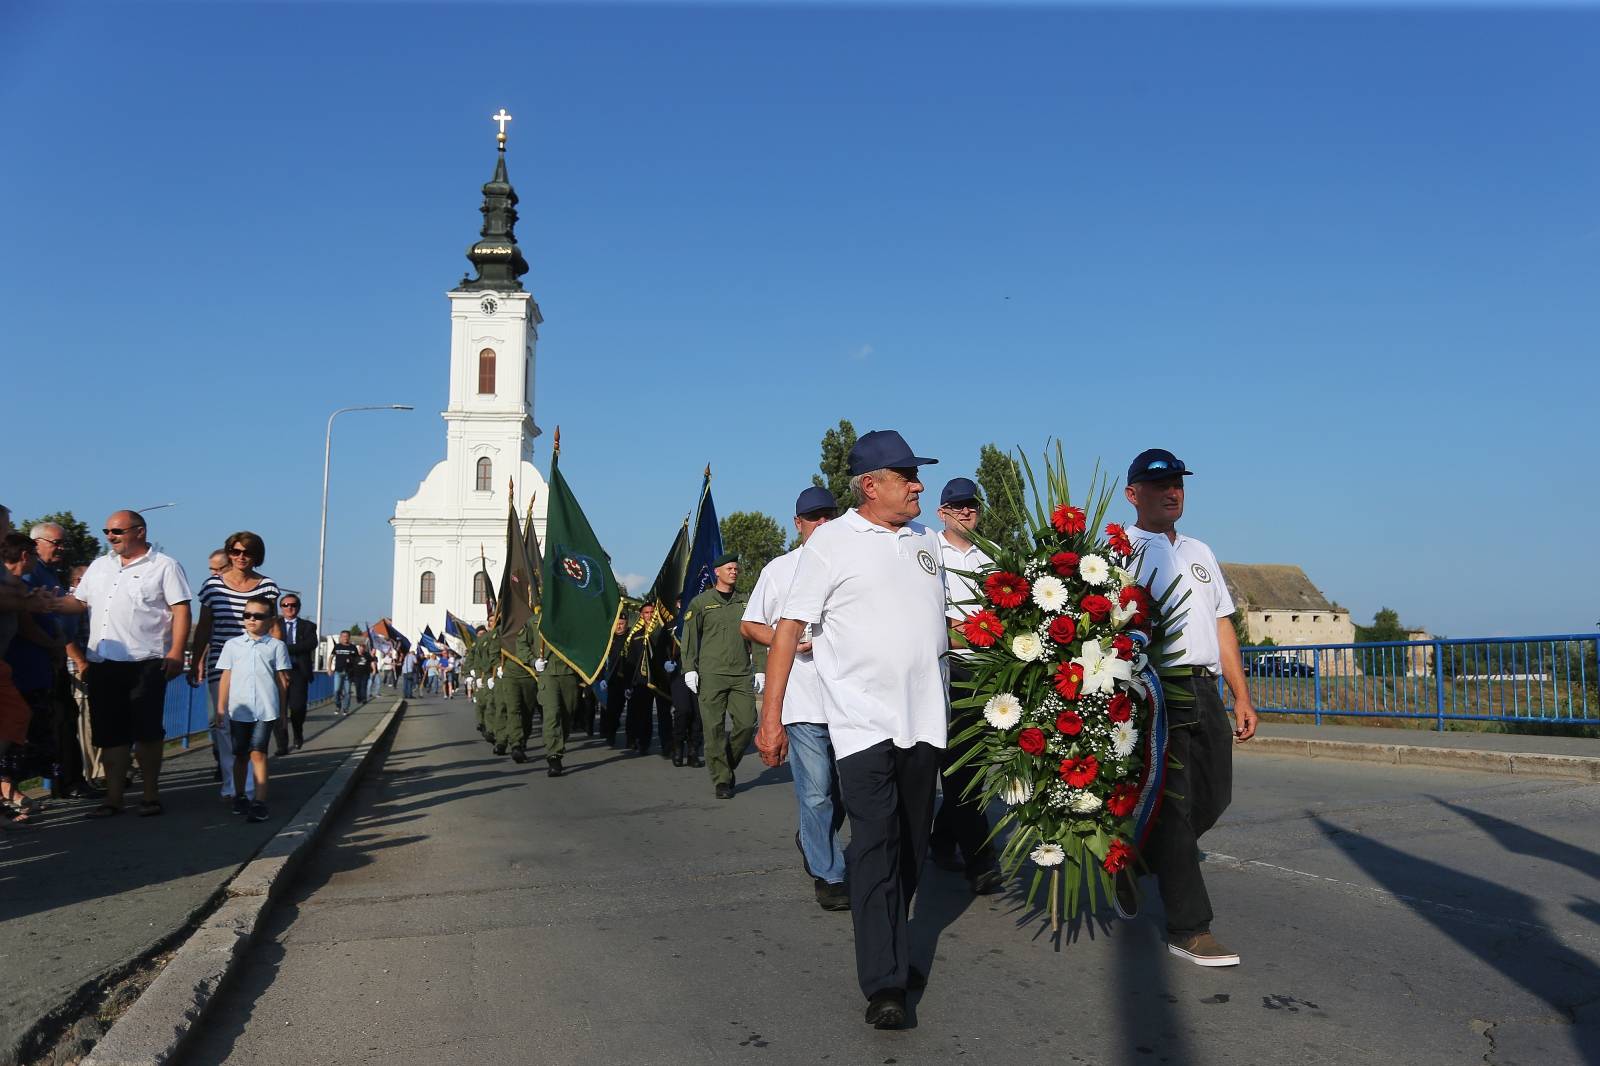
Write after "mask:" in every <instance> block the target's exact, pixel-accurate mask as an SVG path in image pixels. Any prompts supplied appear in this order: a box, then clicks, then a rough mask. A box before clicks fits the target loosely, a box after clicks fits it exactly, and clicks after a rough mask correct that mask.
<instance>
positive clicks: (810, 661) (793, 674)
mask: <svg viewBox="0 0 1600 1066" xmlns="http://www.w3.org/2000/svg"><path fill="white" fill-rule="evenodd" d="M799 565H800V549H799V548H796V549H795V550H794V551H792V552H788V553H786V554H784V555H780V556H778V557H777V558H776V559H774V560H772V561H771V562H769V563H768V564H767V565H766V566H764V567H762V568H761V576H760V577H758V578H756V587H755V588H753V589H751V590H750V603H749V604H748V605H747V606H746V607H745V610H744V620H745V621H746V622H760V623H761V624H762V625H769V626H776V625H777V624H778V620H779V619H780V618H782V617H783V601H784V599H785V598H786V597H787V596H788V595H789V586H790V585H792V584H793V583H794V572H795V568H796V567H798V566H799ZM814 639H815V635H814V634H813V640H814ZM800 722H810V723H813V724H816V725H827V724H828V716H827V715H826V714H824V713H823V710H822V680H821V679H820V678H818V677H817V662H816V654H815V652H812V651H807V652H801V653H800V654H799V655H796V656H795V657H794V666H793V667H791V668H790V670H789V685H788V687H787V688H785V689H784V690H783V724H784V725H796V724H798V723H800Z"/></svg>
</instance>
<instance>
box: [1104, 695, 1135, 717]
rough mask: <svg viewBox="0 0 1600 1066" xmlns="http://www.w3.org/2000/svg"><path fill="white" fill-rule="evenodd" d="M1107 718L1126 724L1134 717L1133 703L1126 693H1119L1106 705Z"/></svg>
mask: <svg viewBox="0 0 1600 1066" xmlns="http://www.w3.org/2000/svg"><path fill="white" fill-rule="evenodd" d="M1106 717H1107V718H1109V719H1111V720H1112V721H1113V722H1126V721H1127V720H1128V719H1130V718H1132V717H1133V701H1132V700H1130V699H1129V698H1128V694H1127V693H1126V692H1119V693H1117V694H1116V695H1115V696H1112V697H1111V702H1110V703H1108V704H1106Z"/></svg>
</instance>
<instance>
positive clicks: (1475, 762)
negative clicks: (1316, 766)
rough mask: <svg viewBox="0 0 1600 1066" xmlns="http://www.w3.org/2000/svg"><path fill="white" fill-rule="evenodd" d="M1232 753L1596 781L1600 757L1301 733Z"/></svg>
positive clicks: (1255, 743)
mask: <svg viewBox="0 0 1600 1066" xmlns="http://www.w3.org/2000/svg"><path fill="white" fill-rule="evenodd" d="M1234 750H1235V751H1241V752H1245V753H1247V754H1248V753H1251V752H1254V753H1258V754H1261V755H1298V756H1301V757H1303V758H1308V759H1347V760H1350V761H1353V762H1378V763H1391V764H1394V765H1398V766H1433V767H1438V768H1440V769H1446V770H1477V771H1480V772H1483V773H1491V774H1519V775H1521V776H1524V777H1562V778H1567V779H1569V780H1576V781H1600V758H1592V757H1588V756H1582V755H1546V754H1542V753H1538V752H1522V751H1487V750H1484V749H1482V748H1434V747H1424V746H1422V745H1418V744H1371V743H1366V742H1363V741H1352V740H1306V739H1303V738H1300V737H1272V736H1257V737H1256V738H1255V739H1254V740H1252V741H1250V743H1248V744H1242V745H1239V746H1237V747H1235V748H1234Z"/></svg>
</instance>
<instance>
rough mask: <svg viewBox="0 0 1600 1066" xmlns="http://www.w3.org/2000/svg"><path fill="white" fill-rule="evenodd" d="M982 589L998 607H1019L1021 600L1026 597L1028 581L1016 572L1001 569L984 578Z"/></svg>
mask: <svg viewBox="0 0 1600 1066" xmlns="http://www.w3.org/2000/svg"><path fill="white" fill-rule="evenodd" d="M983 591H985V592H987V593H988V594H989V599H990V600H992V601H994V603H995V604H996V605H997V606H999V607H1021V606H1022V601H1023V600H1025V599H1027V598H1028V582H1027V579H1025V578H1023V577H1020V576H1018V575H1017V574H1008V573H1006V572H1005V571H1004V570H1002V571H1000V572H999V573H998V574H990V575H989V576H988V578H986V579H985V580H984V582H983Z"/></svg>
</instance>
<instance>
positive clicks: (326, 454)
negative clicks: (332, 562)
mask: <svg viewBox="0 0 1600 1066" xmlns="http://www.w3.org/2000/svg"><path fill="white" fill-rule="evenodd" d="M410 410H412V407H411V405H410V404H404V403H368V404H360V405H358V406H355V407H341V408H339V409H338V410H337V411H335V412H333V414H331V415H329V416H328V435H327V437H326V439H325V440H324V441H323V444H322V532H321V534H320V535H319V536H318V537H317V639H318V640H321V639H322V568H323V564H324V562H325V561H326V560H327V557H328V460H329V458H330V457H331V456H332V455H333V420H334V419H335V418H338V417H339V416H340V415H342V414H344V413H345V412H346V411H410Z"/></svg>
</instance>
